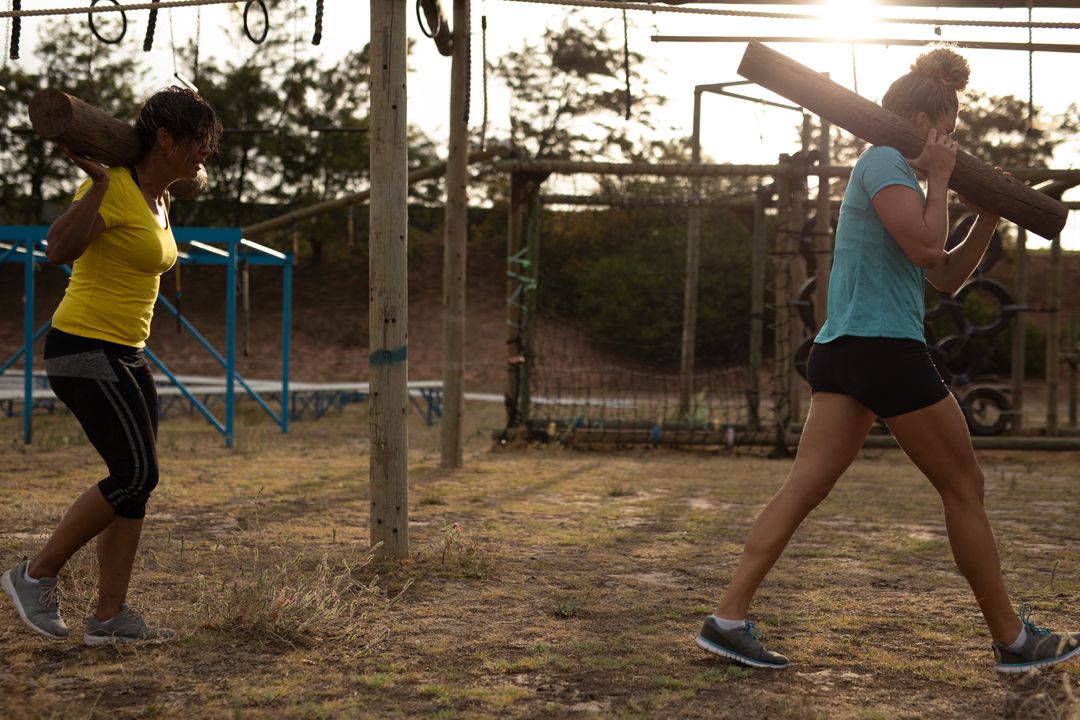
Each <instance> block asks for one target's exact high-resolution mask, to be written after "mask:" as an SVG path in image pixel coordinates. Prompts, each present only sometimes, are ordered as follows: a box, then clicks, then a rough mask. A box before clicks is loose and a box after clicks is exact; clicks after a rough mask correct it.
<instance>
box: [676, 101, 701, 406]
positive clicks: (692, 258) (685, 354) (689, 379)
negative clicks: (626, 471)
mask: <svg viewBox="0 0 1080 720" xmlns="http://www.w3.org/2000/svg"><path fill="white" fill-rule="evenodd" d="M690 162H692V163H694V164H695V165H696V164H698V163H700V162H701V90H700V88H694V132H693V134H692V135H691V158H690ZM700 197H701V178H699V177H696V176H695V177H692V178H690V207H689V209H688V210H687V230H686V281H685V285H684V288H683V328H682V355H681V358H682V362H681V363H680V364H679V417H680V419H683V420H686V419H687V418H688V417H689V414H690V410H691V400H692V398H693V395H694V351H695V347H696V339H697V304H698V278H699V276H700V264H701V263H700V257H701V207H699V206H698V204H697V201H698V200H699V199H700Z"/></svg>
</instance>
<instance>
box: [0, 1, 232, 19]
mask: <svg viewBox="0 0 1080 720" xmlns="http://www.w3.org/2000/svg"><path fill="white" fill-rule="evenodd" d="M243 1H244V0H162V2H161V4H160V5H159V7H163V8H174V7H200V6H202V5H232V4H234V3H238V2H243ZM155 5H158V3H157V0H153V1H152V2H142V3H132V4H130V5H122V6H121V5H119V3H117V5H116V6H111V5H106V6H104V7H89V8H88V7H86V6H83V7H65V8H53V9H51V10H20V9H19V7H18V5H16V6H15V8H14V9H12V10H5V11H2V12H0V17H13V18H20V17H51V16H53V15H81V14H82V13H89V14H91V15H95V14H97V13H108V12H119V13H122V12H125V11H128V10H153V9H154V6H155Z"/></svg>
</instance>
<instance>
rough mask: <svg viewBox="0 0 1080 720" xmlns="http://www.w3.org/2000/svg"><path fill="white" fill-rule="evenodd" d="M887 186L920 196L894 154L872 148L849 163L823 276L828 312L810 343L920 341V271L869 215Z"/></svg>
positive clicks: (902, 162) (923, 337) (905, 166)
mask: <svg viewBox="0 0 1080 720" xmlns="http://www.w3.org/2000/svg"><path fill="white" fill-rule="evenodd" d="M890 185H906V186H908V187H910V188H913V189H914V190H915V191H916V192H917V193H919V198H920V199H922V200H923V201H924V202H925V200H926V195H925V194H924V193H923V190H922V187H920V185H919V182H918V181H917V180H916V179H915V173H914V172H913V171H912V169H911V166H910V165H908V164H907V161H906V160H904V156H903V155H901V154H900V151H898V150H896V149H894V148H891V147H872V148H870V149H869V150H867V151H866V152H865V153H863V154H862V156H861V157H860V158H859V160H858V162H856V163H855V169H854V170H852V172H851V179H850V181H849V182H848V186H847V191H846V192H845V193H844V202H843V203H842V204H841V206H840V222H839V224H838V225H837V226H836V246H835V251H834V254H833V266H832V273H831V274H830V275H829V309H828V316H827V319H826V320H825V324H824V325H823V326H822V328H821V331H820V332H819V333H818V335H817V338H815V341H816V342H818V343H827V342H830V341H832V340H835V339H836V338H839V337H843V336H845V335H855V336H858V337H887V338H910V339H912V340H919V341H920V342H925V341H926V334H925V332H924V330H923V314H924V300H923V283H924V280H925V276H926V271H925V270H923V269H922V268H920V267H919V266H918V265H916V264H915V263H913V262H911V260H909V259H908V256H907V255H905V254H904V250H903V248H901V247H900V245H899V243H897V242H896V240H894V239H893V238H892V236H891V235H889V233H888V231H887V230H886V229H885V226H884V225H882V224H881V219H880V218H879V217H878V214H877V212H875V210H874V204H873V202H872V199H873V197H874V196H875V195H876V194H877V193H878V192H880V191H881V190H883V189H885V188H886V187H889V186H890Z"/></svg>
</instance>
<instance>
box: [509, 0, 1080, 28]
mask: <svg viewBox="0 0 1080 720" xmlns="http://www.w3.org/2000/svg"><path fill="white" fill-rule="evenodd" d="M511 2H524V3H533V4H538V5H569V6H571V7H596V8H609V9H612V10H645V11H647V12H652V13H656V12H666V13H683V14H687V15H721V16H724V17H748V18H765V19H770V20H821V19H822V18H821V16H820V15H810V14H803V13H781V12H763V11H756V10H719V9H716V8H688V7H667V6H663V7H658V6H656V5H652V4H649V3H643V2H617V1H616V0H511ZM874 22H882V23H897V24H901V25H932V26H938V25H953V26H958V27H988V28H1029V27H1034V28H1040V29H1044V30H1080V23H1068V22H1039V23H1032V22H1021V21H1009V20H928V19H926V18H877V19H875V20H874Z"/></svg>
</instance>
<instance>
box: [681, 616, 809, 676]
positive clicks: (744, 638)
mask: <svg viewBox="0 0 1080 720" xmlns="http://www.w3.org/2000/svg"><path fill="white" fill-rule="evenodd" d="M694 642H696V643H697V646H698V647H699V648H701V649H702V650H708V651H709V652H711V653H715V654H717V655H721V656H723V657H726V658H729V659H731V660H734V661H735V662H740V663H742V664H743V665H749V666H750V667H757V668H773V669H780V668H786V667H787V666H788V659H787V658H786V657H784V656H783V655H779V654H777V653H773V652H769V651H768V650H766V649H765V646H764V645H762V644H761V632H760V631H758V630H757V629H756V628H755V627H754V623H752V622H747V623H746V625H744V626H743V627H740V628H735V629H734V630H724V629H723V628H721V627H720V625H718V624H717V622H716V620H715V618H713V616H712V615H709V616H708V617H707V618H705V625H704V626H703V627H702V628H701V632H700V633H698V636H697V638H696V639H695V641H694Z"/></svg>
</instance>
